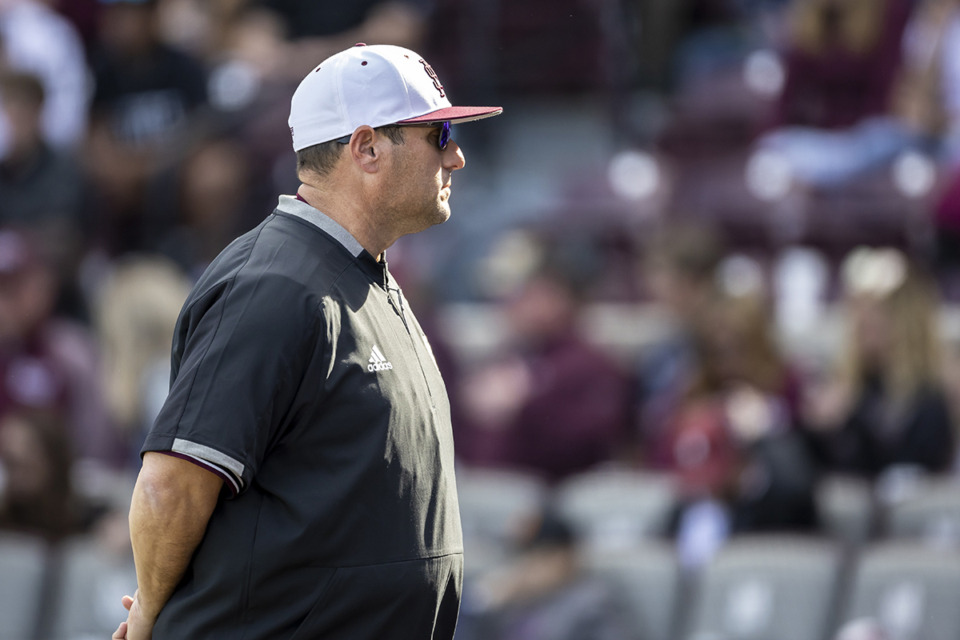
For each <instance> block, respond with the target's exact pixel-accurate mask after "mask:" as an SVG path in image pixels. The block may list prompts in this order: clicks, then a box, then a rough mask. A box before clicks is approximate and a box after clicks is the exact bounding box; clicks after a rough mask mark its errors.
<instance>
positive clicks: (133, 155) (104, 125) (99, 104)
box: [85, 0, 207, 254]
mask: <svg viewBox="0 0 960 640" xmlns="http://www.w3.org/2000/svg"><path fill="white" fill-rule="evenodd" d="M101 3H102V4H103V6H102V7H101V11H100V39H99V43H100V46H99V47H98V48H97V51H96V53H95V55H94V58H93V60H94V64H93V71H94V78H95V80H96V92H95V93H94V97H93V110H92V122H91V129H90V139H89V144H88V146H87V149H86V153H85V159H86V160H87V163H88V170H89V172H90V174H91V176H92V177H93V179H94V181H95V183H96V185H97V187H98V189H99V192H100V194H101V196H102V198H103V202H101V203H98V204H99V206H98V207H97V209H98V213H99V214H100V215H101V217H102V219H101V220H100V221H99V223H98V227H99V228H98V232H99V234H100V235H101V239H102V241H103V242H104V244H105V248H106V249H107V251H108V252H109V253H111V254H119V253H123V252H125V251H131V250H136V249H142V248H148V247H150V246H151V244H152V242H153V241H154V240H155V238H156V237H157V235H158V233H159V232H161V231H162V230H163V229H165V228H167V227H168V226H169V225H170V220H168V219H167V218H166V213H165V212H157V211H153V210H152V209H151V208H150V207H149V206H148V205H149V202H150V200H151V194H150V192H149V188H150V187H155V186H156V184H155V180H156V177H157V175H158V174H159V172H160V171H161V169H163V168H165V167H169V166H173V165H174V164H175V163H176V162H177V161H178V160H179V155H178V153H179V152H180V151H181V149H180V145H182V144H183V141H184V138H185V136H186V135H188V133H189V127H190V126H191V124H194V123H195V122H196V121H197V119H198V118H199V117H200V116H201V114H202V113H203V108H204V107H205V106H206V104H207V96H206V70H205V68H204V66H203V64H202V63H201V62H200V61H199V60H197V59H195V58H193V57H191V56H189V55H187V54H185V53H183V52H180V51H177V50H175V49H172V48H170V47H168V46H167V45H165V44H164V43H162V42H161V41H160V39H159V18H158V13H157V4H158V0H116V1H109V0H101Z"/></svg>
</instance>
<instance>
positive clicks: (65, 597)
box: [49, 537, 137, 640]
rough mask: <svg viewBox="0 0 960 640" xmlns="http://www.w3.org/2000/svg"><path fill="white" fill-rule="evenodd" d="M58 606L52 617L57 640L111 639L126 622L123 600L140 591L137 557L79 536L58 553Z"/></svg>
mask: <svg viewBox="0 0 960 640" xmlns="http://www.w3.org/2000/svg"><path fill="white" fill-rule="evenodd" d="M57 565H58V571H57V587H56V595H55V596H54V597H53V598H51V600H50V601H51V603H54V604H55V606H54V607H53V609H52V610H51V611H49V615H50V618H51V621H52V625H53V632H52V634H51V635H52V638H53V640H86V638H109V637H110V636H111V635H112V634H113V632H114V631H116V629H117V625H119V624H120V622H121V621H122V620H125V619H126V615H125V611H124V610H123V608H122V606H121V604H120V599H121V598H122V597H123V596H124V595H133V592H134V591H135V590H136V588H137V575H136V569H135V568H134V565H133V558H132V556H130V555H127V554H119V553H117V552H114V551H110V550H107V549H104V548H103V546H102V545H100V544H99V543H98V542H97V540H95V539H93V538H88V537H77V538H75V539H72V540H69V541H67V542H65V543H64V544H63V545H62V546H61V548H60V550H59V553H58V563H57Z"/></svg>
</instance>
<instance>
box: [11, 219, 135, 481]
mask: <svg viewBox="0 0 960 640" xmlns="http://www.w3.org/2000/svg"><path fill="white" fill-rule="evenodd" d="M57 287H58V281H57V278H56V274H55V273H54V271H53V269H52V268H51V267H50V265H49V264H47V263H46V262H45V261H44V259H43V257H42V256H41V255H40V253H39V252H38V251H37V249H36V246H35V244H34V243H33V242H32V241H31V240H30V238H29V237H28V236H27V235H26V234H25V233H22V232H19V231H13V230H10V229H6V230H0V413H5V412H8V411H13V410H21V409H22V410H31V411H33V410H43V411H49V412H54V413H58V414H59V415H61V416H62V417H63V418H64V422H65V425H66V429H67V430H68V433H69V435H70V438H71V441H72V447H73V450H74V452H75V453H76V455H77V456H79V457H80V458H82V459H85V460H91V461H98V462H100V463H103V464H108V465H113V464H116V463H117V462H119V461H120V460H121V458H120V457H119V456H120V454H122V442H121V441H120V440H119V439H118V437H117V434H116V433H115V431H114V430H113V429H112V427H111V425H110V422H109V420H108V417H107V413H106V409H105V406H104V400H103V390H102V388H101V379H100V370H99V358H98V355H99V354H98V351H97V346H96V344H95V342H94V341H93V339H92V337H91V336H90V335H89V333H88V332H87V331H86V330H85V329H84V328H83V327H81V326H80V325H78V324H76V323H74V322H71V321H69V320H65V319H61V318H57V317H55V316H54V315H53V304H54V300H55V298H56V295H57Z"/></svg>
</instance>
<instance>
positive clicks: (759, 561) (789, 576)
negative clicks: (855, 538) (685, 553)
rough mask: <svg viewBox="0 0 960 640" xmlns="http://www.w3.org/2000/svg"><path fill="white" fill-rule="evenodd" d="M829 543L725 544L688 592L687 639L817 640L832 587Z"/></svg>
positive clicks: (824, 630) (750, 540) (779, 539)
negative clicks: (691, 598)
mask: <svg viewBox="0 0 960 640" xmlns="http://www.w3.org/2000/svg"><path fill="white" fill-rule="evenodd" d="M841 555H842V554H841V547H840V545H838V544H837V543H836V542H834V541H831V540H827V539H819V538H805V537H799V536H789V535H772V534H771V535H762V536H761V535H756V536H743V537H738V538H735V539H733V540H731V541H730V542H729V543H728V545H727V546H726V547H724V548H723V549H722V550H721V551H720V552H719V553H718V554H717V556H715V558H714V559H713V561H711V562H710V563H709V564H708V565H707V566H706V567H705V568H704V570H703V574H702V575H701V576H700V579H699V581H698V583H697V584H696V585H695V588H694V591H693V605H692V607H691V610H690V622H691V624H690V627H689V628H688V630H687V633H686V634H685V635H684V636H678V637H686V638H688V639H689V640H701V639H704V640H705V639H706V638H723V640H770V639H771V638H776V640H824V639H825V638H827V637H828V636H827V634H828V633H829V631H830V630H831V628H832V622H833V620H834V617H835V614H836V610H835V605H834V603H835V601H836V595H837V593H838V591H839V585H840V573H841V570H840V567H841Z"/></svg>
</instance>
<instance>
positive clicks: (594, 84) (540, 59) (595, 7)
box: [428, 0, 637, 100]
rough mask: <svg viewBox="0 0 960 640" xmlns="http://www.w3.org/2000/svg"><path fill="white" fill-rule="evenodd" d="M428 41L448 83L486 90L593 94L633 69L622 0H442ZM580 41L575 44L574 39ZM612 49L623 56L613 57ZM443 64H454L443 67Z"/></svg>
mask: <svg viewBox="0 0 960 640" xmlns="http://www.w3.org/2000/svg"><path fill="white" fill-rule="evenodd" d="M436 4H437V11H436V14H435V16H434V19H433V24H434V25H435V28H434V29H433V32H432V33H431V38H430V42H429V43H428V44H429V46H431V47H432V48H434V49H435V50H436V51H438V52H439V55H437V56H435V58H437V60H438V62H437V63H436V64H437V69H438V73H440V75H442V76H443V77H445V78H446V77H451V78H452V80H451V82H456V79H457V78H461V79H464V78H469V79H470V85H469V86H468V85H463V86H451V87H450V90H451V91H453V92H455V93H456V95H458V96H466V99H468V100H481V99H482V96H489V95H495V94H496V95H500V94H506V95H513V96H523V97H530V96H543V95H546V96H557V95H562V94H576V95H591V94H592V93H594V92H599V93H602V92H605V91H606V90H608V89H610V88H611V87H612V85H613V84H614V83H615V82H618V81H620V80H622V79H624V78H625V77H627V76H629V75H631V74H632V73H634V74H635V69H636V66H637V65H636V63H635V62H634V61H633V59H632V55H633V54H632V52H630V51H629V50H628V49H627V46H626V43H625V42H623V40H624V39H625V37H624V36H625V34H624V33H623V32H622V31H621V30H622V29H625V28H626V26H627V21H626V20H625V16H624V13H623V5H622V4H621V3H617V2H594V1H592V0H514V1H512V2H499V3H493V4H491V3H483V2H476V3H471V2H459V1H458V0H437V2H436ZM571 43H576V46H571ZM614 51H616V52H617V53H618V54H619V55H617V56H615V55H614ZM441 66H442V67H443V68H444V69H449V70H451V71H449V72H447V73H444V72H443V71H442V70H441Z"/></svg>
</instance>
